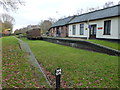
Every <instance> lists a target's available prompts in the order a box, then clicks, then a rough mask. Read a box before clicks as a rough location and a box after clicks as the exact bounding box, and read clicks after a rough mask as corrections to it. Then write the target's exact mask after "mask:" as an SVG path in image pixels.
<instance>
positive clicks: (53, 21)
mask: <svg viewBox="0 0 120 90" xmlns="http://www.w3.org/2000/svg"><path fill="white" fill-rule="evenodd" d="M48 20H49V21H50V22H51V23H52V24H53V23H55V22H56V21H57V19H55V18H51V17H50V18H48Z"/></svg>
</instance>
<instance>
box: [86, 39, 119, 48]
mask: <svg viewBox="0 0 120 90" xmlns="http://www.w3.org/2000/svg"><path fill="white" fill-rule="evenodd" d="M87 41H90V42H93V43H96V44H100V45H103V46H107V47H110V48H113V49H116V50H120V43H115V42H109V41H104V40H87Z"/></svg>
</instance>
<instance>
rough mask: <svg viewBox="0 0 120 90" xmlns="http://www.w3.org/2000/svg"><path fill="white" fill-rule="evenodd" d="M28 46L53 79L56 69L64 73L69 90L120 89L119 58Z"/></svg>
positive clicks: (37, 43)
mask: <svg viewBox="0 0 120 90" xmlns="http://www.w3.org/2000/svg"><path fill="white" fill-rule="evenodd" d="M22 40H24V41H25V42H27V43H28V45H29V46H30V48H31V50H32V52H33V53H34V55H35V56H36V58H37V60H38V61H39V63H40V64H42V65H43V67H44V68H46V69H47V71H49V72H51V73H52V74H53V75H54V70H55V69H56V68H57V67H60V68H61V69H62V80H64V81H66V82H67V83H68V86H67V87H75V88H85V87H87V88H117V87H118V57H116V56H109V55H106V54H101V53H95V52H90V51H86V50H80V49H76V48H72V47H67V46H62V45H58V44H53V43H49V42H45V41H40V40H36V41H31V40H27V39H22Z"/></svg>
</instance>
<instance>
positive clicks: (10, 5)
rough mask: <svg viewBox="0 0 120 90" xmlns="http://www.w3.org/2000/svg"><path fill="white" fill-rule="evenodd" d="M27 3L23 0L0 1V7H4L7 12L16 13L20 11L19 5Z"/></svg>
mask: <svg viewBox="0 0 120 90" xmlns="http://www.w3.org/2000/svg"><path fill="white" fill-rule="evenodd" d="M24 4H25V2H23V1H22V0H0V6H2V7H3V9H5V10H6V11H9V10H12V11H15V10H17V9H18V5H24Z"/></svg>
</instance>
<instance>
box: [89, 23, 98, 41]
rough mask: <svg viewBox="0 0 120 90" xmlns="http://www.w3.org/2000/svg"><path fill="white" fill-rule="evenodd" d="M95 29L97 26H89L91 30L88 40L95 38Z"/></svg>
mask: <svg viewBox="0 0 120 90" xmlns="http://www.w3.org/2000/svg"><path fill="white" fill-rule="evenodd" d="M96 29H97V25H96V24H94V25H91V28H90V39H94V38H96Z"/></svg>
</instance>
